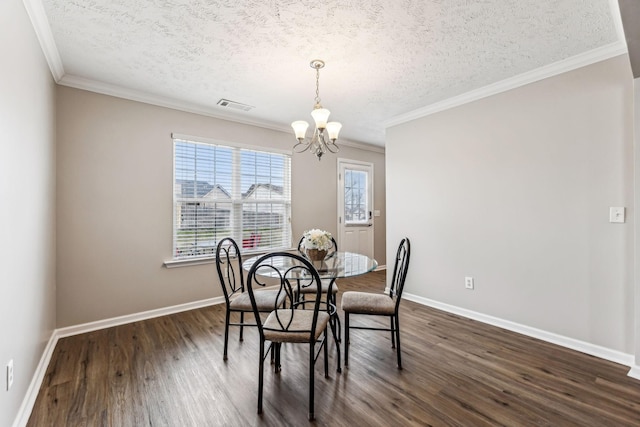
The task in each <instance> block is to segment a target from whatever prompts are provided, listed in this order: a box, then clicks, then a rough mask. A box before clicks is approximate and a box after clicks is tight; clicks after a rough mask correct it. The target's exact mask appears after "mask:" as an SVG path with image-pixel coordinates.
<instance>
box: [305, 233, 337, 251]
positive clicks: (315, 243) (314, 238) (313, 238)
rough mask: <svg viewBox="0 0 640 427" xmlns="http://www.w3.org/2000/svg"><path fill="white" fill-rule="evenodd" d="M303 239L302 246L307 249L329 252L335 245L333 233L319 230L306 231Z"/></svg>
mask: <svg viewBox="0 0 640 427" xmlns="http://www.w3.org/2000/svg"><path fill="white" fill-rule="evenodd" d="M303 237H304V240H303V241H302V246H304V248H305V249H319V250H328V249H330V248H331V246H332V245H333V242H332V241H331V233H329V232H328V231H324V230H318V229H317V228H314V229H312V230H307V231H305V232H304V234H303Z"/></svg>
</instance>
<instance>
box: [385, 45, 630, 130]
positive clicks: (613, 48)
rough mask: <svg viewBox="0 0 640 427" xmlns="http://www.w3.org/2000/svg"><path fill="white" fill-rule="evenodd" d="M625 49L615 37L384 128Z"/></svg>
mask: <svg viewBox="0 0 640 427" xmlns="http://www.w3.org/2000/svg"><path fill="white" fill-rule="evenodd" d="M626 53H627V45H626V43H624V42H622V41H616V42H613V43H610V44H608V45H605V46H602V47H599V48H597V49H593V50H590V51H589V52H585V53H583V54H580V55H576V56H572V57H571V58H567V59H565V60H562V61H558V62H554V63H553V64H549V65H545V66H544V67H540V68H537V69H535V70H532V71H528V72H526V73H522V74H519V75H517V76H514V77H511V78H508V79H504V80H501V81H499V82H496V83H492V84H490V85H487V86H484V87H481V88H478V89H475V90H472V91H470V92H466V93H463V94H461V95H458V96H454V97H452V98H448V99H445V100H444V101H441V102H436V103H434V104H431V105H428V106H426V107H423V108H419V109H417V110H414V111H410V112H408V113H405V114H401V115H399V116H396V117H393V118H391V119H389V120H387V121H386V122H384V126H385V129H386V128H389V127H392V126H397V125H399V124H402V123H406V122H410V121H412V120H416V119H419V118H422V117H426V116H429V115H431V114H434V113H438V112H440V111H444V110H448V109H451V108H454V107H458V106H460V105H464V104H468V103H470V102H473V101H477V100H479V99H482V98H487V97H489V96H492V95H497V94H499V93H502V92H506V91H508V90H511V89H516V88H518V87H521V86H524V85H527V84H529V83H534V82H537V81H539V80H543V79H546V78H549V77H553V76H556V75H559V74H562V73H566V72H568V71H572V70H575V69H577V68H581V67H586V66H587V65H591V64H594V63H596V62H600V61H604V60H607V59H610V58H613V57H616V56H619V55H623V54H626Z"/></svg>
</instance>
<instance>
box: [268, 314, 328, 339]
mask: <svg viewBox="0 0 640 427" xmlns="http://www.w3.org/2000/svg"><path fill="white" fill-rule="evenodd" d="M277 313H278V314H277V316H278V317H279V318H280V322H282V324H283V325H284V326H285V327H286V326H287V324H288V323H289V319H291V313H294V314H293V321H292V322H291V325H289V327H288V328H287V330H283V328H282V326H280V322H278V318H277V317H276V311H272V312H271V313H270V314H269V317H267V320H265V322H264V325H263V328H262V329H263V331H264V338H265V339H267V340H269V341H272V342H309V336H310V334H311V323H312V322H313V310H289V309H280V310H277ZM328 322H329V314H328V313H326V312H324V311H320V312H318V321H317V323H316V333H315V339H318V337H319V336H320V334H321V333H322V332H323V331H324V330H325V329H326V328H327V323H328Z"/></svg>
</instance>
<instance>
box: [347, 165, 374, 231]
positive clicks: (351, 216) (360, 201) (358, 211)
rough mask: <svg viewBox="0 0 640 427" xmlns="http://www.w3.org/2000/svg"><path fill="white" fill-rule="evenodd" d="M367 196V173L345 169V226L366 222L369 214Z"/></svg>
mask: <svg viewBox="0 0 640 427" xmlns="http://www.w3.org/2000/svg"><path fill="white" fill-rule="evenodd" d="M367 194H368V193H367V172H363V171H358V170H351V169H345V172H344V220H345V224H363V223H366V222H367V219H368V212H369V207H368V203H369V201H368V200H367Z"/></svg>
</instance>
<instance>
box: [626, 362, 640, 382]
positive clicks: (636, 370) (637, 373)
mask: <svg viewBox="0 0 640 427" xmlns="http://www.w3.org/2000/svg"><path fill="white" fill-rule="evenodd" d="M627 375H629V376H630V377H631V378H635V379H637V380H640V365H633V366H631V370H630V371H629V373H628V374H627Z"/></svg>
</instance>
